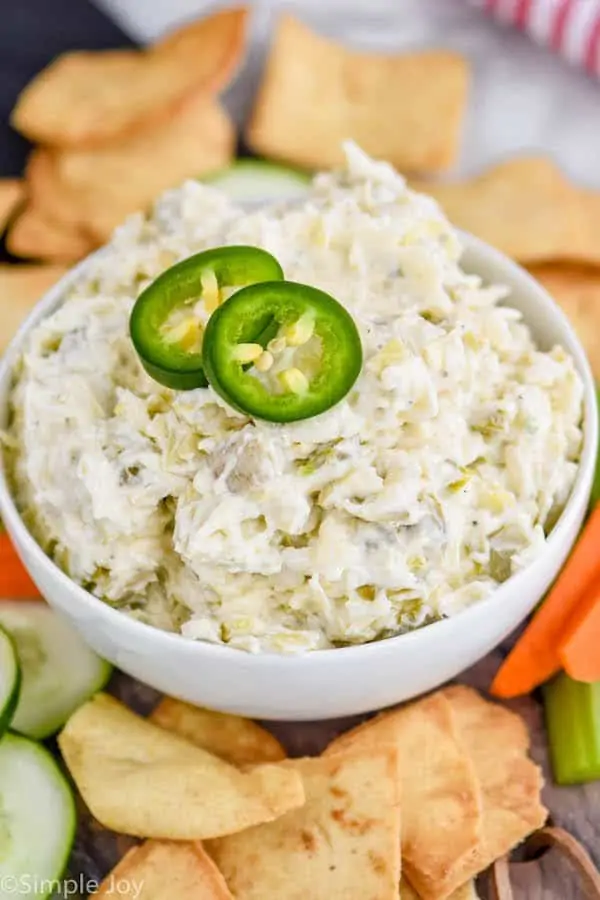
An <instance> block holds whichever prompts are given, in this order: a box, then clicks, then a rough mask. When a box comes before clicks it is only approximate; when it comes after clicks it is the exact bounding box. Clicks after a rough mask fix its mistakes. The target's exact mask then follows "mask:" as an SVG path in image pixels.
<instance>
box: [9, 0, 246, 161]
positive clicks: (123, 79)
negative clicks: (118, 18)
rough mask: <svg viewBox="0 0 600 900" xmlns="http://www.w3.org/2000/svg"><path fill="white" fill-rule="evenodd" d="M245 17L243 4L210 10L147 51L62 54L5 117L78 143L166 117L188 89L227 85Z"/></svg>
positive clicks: (51, 139) (34, 132) (24, 130)
mask: <svg viewBox="0 0 600 900" xmlns="http://www.w3.org/2000/svg"><path fill="white" fill-rule="evenodd" d="M247 17H248V16H247V9H246V8H245V7H238V8H237V9H228V10H223V11H221V12H217V13H214V14H213V15H211V16H209V17H207V18H205V19H202V20H200V21H199V22H192V23H190V24H188V25H185V26H184V27H183V28H180V29H179V30H178V31H176V32H174V33H173V34H171V35H169V36H167V37H166V38H165V39H164V40H162V41H160V42H159V43H158V44H156V45H155V46H154V47H153V48H151V49H150V50H147V51H140V50H105V51H100V52H87V51H86V52H75V53H67V54H65V55H63V56H60V57H58V59H57V60H55V61H54V62H53V63H52V64H51V65H50V66H48V68H46V69H44V70H43V71H42V72H40V74H39V75H38V76H37V77H36V78H34V79H33V81H31V82H30V83H29V84H28V85H27V87H26V88H25V89H24V90H23V92H22V93H21V95H20V97H19V99H18V101H17V104H16V106H15V108H14V110H13V112H12V117H11V122H12V124H13V126H14V127H15V128H16V129H17V131H20V132H21V134H24V135H25V136H26V137H28V138H30V139H31V140H34V141H40V142H42V143H45V144H51V145H55V146H57V147H82V146H90V145H94V144H98V143H102V142H105V141H108V140H111V139H114V138H116V137H121V136H122V135H123V134H126V133H131V132H133V131H135V130H137V129H138V128H139V127H140V126H141V125H143V126H147V125H148V124H150V123H151V122H157V121H159V120H161V119H163V118H164V117H165V116H166V117H167V118H168V117H169V115H170V111H171V109H172V108H173V107H174V106H175V105H176V104H177V103H179V102H180V101H181V100H182V99H184V98H185V97H187V96H188V95H190V94H191V93H203V94H204V95H205V96H206V97H209V96H211V95H214V94H216V93H217V92H218V91H219V90H220V89H221V88H223V87H225V86H226V84H227V83H228V81H229V80H230V79H231V77H232V76H233V73H234V71H235V69H236V68H237V67H238V65H239V64H240V62H241V59H242V56H243V53H244V46H245V40H246V23H247Z"/></svg>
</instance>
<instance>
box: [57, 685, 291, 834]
mask: <svg viewBox="0 0 600 900" xmlns="http://www.w3.org/2000/svg"><path fill="white" fill-rule="evenodd" d="M59 746H60V749H61V752H62V754H63V757H64V760H65V763H66V764H67V767H68V769H69V771H70V773H71V775H72V777H73V780H74V781H75V784H76V785H77V787H78V788H79V791H80V793H81V795H82V797H83V799H84V801H85V802H86V803H87V805H88V807H89V809H90V811H91V812H92V814H93V815H94V816H95V817H96V818H97V819H98V821H99V822H100V824H102V825H104V826H105V827H106V828H110V829H112V830H113V831H118V832H121V833H123V834H130V835H133V836H135V837H152V838H159V839H167V840H203V839H204V838H209V837H220V836H222V835H224V834H231V833H234V832H235V831H240V830H243V829H245V828H249V827H251V826H252V825H256V824H259V823H262V822H269V821H272V820H273V819H276V818H278V817H279V816H281V815H283V813H285V812H287V811H288V810H290V809H295V808H296V807H299V806H301V805H302V804H303V803H304V789H303V786H302V779H301V777H300V775H299V774H298V773H297V772H296V771H295V770H294V769H289V768H284V767H283V766H282V764H272V765H264V766H257V767H255V768H254V769H252V771H249V772H240V771H239V770H238V769H236V768H235V767H234V766H230V765H229V764H228V763H226V762H224V761H223V760H221V759H219V758H218V757H216V756H214V755H213V754H211V753H208V752H207V751H206V750H202V749H201V748H199V747H195V746H194V745H193V744H190V743H189V741H186V740H185V739H184V738H181V737H179V736H178V735H175V734H171V733H170V732H168V731H165V730H164V729H163V728H159V727H158V726H157V725H154V724H153V723H152V722H149V721H147V720H146V719H142V718H140V717H139V716H136V715H135V714H134V713H132V712H131V711H130V710H129V709H127V707H125V706H123V705H122V704H121V703H119V702H118V701H117V700H114V699H113V698H112V697H109V696H108V695H106V694H97V695H96V696H95V697H94V698H92V700H90V701H88V703H85V704H84V705H83V706H82V707H80V708H79V709H78V710H77V712H76V713H74V715H73V716H72V717H71V718H70V719H69V721H68V722H67V724H66V726H65V728H64V729H63V731H62V732H61V734H60V736H59Z"/></svg>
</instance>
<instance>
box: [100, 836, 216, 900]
mask: <svg viewBox="0 0 600 900" xmlns="http://www.w3.org/2000/svg"><path fill="white" fill-rule="evenodd" d="M94 897H98V898H104V897H107V898H108V897H112V898H113V900H174V898H179V897H181V898H185V900H233V898H232V896H231V894H230V892H229V889H228V887H227V885H226V884H225V879H224V878H223V876H222V875H221V873H220V872H219V870H218V869H217V867H216V866H215V864H214V862H213V861H212V859H211V858H210V857H209V856H208V854H207V853H206V852H205V851H204V849H203V848H202V845H201V844H199V843H194V844H192V843H183V842H177V843H175V842H171V841H146V842H145V843H144V844H142V845H141V846H140V847H133V848H132V849H131V850H130V851H129V852H128V853H127V854H126V855H125V856H124V857H123V859H122V860H121V862H120V863H119V864H118V865H117V866H116V867H115V868H114V869H113V871H112V872H111V873H110V875H108V876H107V877H106V879H105V880H104V881H103V882H102V884H101V885H100V887H99V888H98V890H97V891H96V892H95V893H94Z"/></svg>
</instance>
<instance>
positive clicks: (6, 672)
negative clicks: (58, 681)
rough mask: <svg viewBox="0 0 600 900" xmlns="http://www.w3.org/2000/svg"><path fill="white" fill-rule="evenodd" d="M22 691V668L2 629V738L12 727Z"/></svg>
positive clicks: (8, 637)
mask: <svg viewBox="0 0 600 900" xmlns="http://www.w3.org/2000/svg"><path fill="white" fill-rule="evenodd" d="M20 689H21V667H20V665H19V660H18V657H17V650H16V647H15V644H14V641H13V639H12V638H11V636H10V635H9V634H8V632H6V631H4V629H2V628H0V736H1V735H3V734H4V732H5V731H6V729H7V728H8V727H9V726H10V723H11V722H12V719H13V716H14V714H15V710H16V708H17V703H18V700H19V692H20Z"/></svg>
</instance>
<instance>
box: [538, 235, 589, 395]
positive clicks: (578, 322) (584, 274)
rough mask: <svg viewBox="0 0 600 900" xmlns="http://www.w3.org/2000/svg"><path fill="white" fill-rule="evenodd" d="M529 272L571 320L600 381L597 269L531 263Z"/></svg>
mask: <svg viewBox="0 0 600 900" xmlns="http://www.w3.org/2000/svg"><path fill="white" fill-rule="evenodd" d="M599 233H600V230H599ZM530 272H531V274H532V275H533V277H534V278H537V280H538V281H539V282H540V283H541V284H542V285H543V286H544V287H545V288H546V290H547V291H548V292H549V293H550V294H552V296H553V297H554V299H555V300H556V302H557V303H558V304H559V305H560V306H561V307H562V309H563V310H564V312H565V313H566V314H567V316H568V317H569V319H570V320H571V323H572V325H573V327H574V328H575V331H576V332H577V334H578V336H579V339H580V340H581V342H582V343H583V346H584V347H585V349H586V352H587V355H588V358H589V361H590V363H591V366H592V370H593V372H594V375H595V377H596V379H597V380H598V381H600V272H599V271H598V270H595V269H592V268H583V267H578V266H568V265H566V266H558V265H546V266H533V267H531V268H530Z"/></svg>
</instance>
